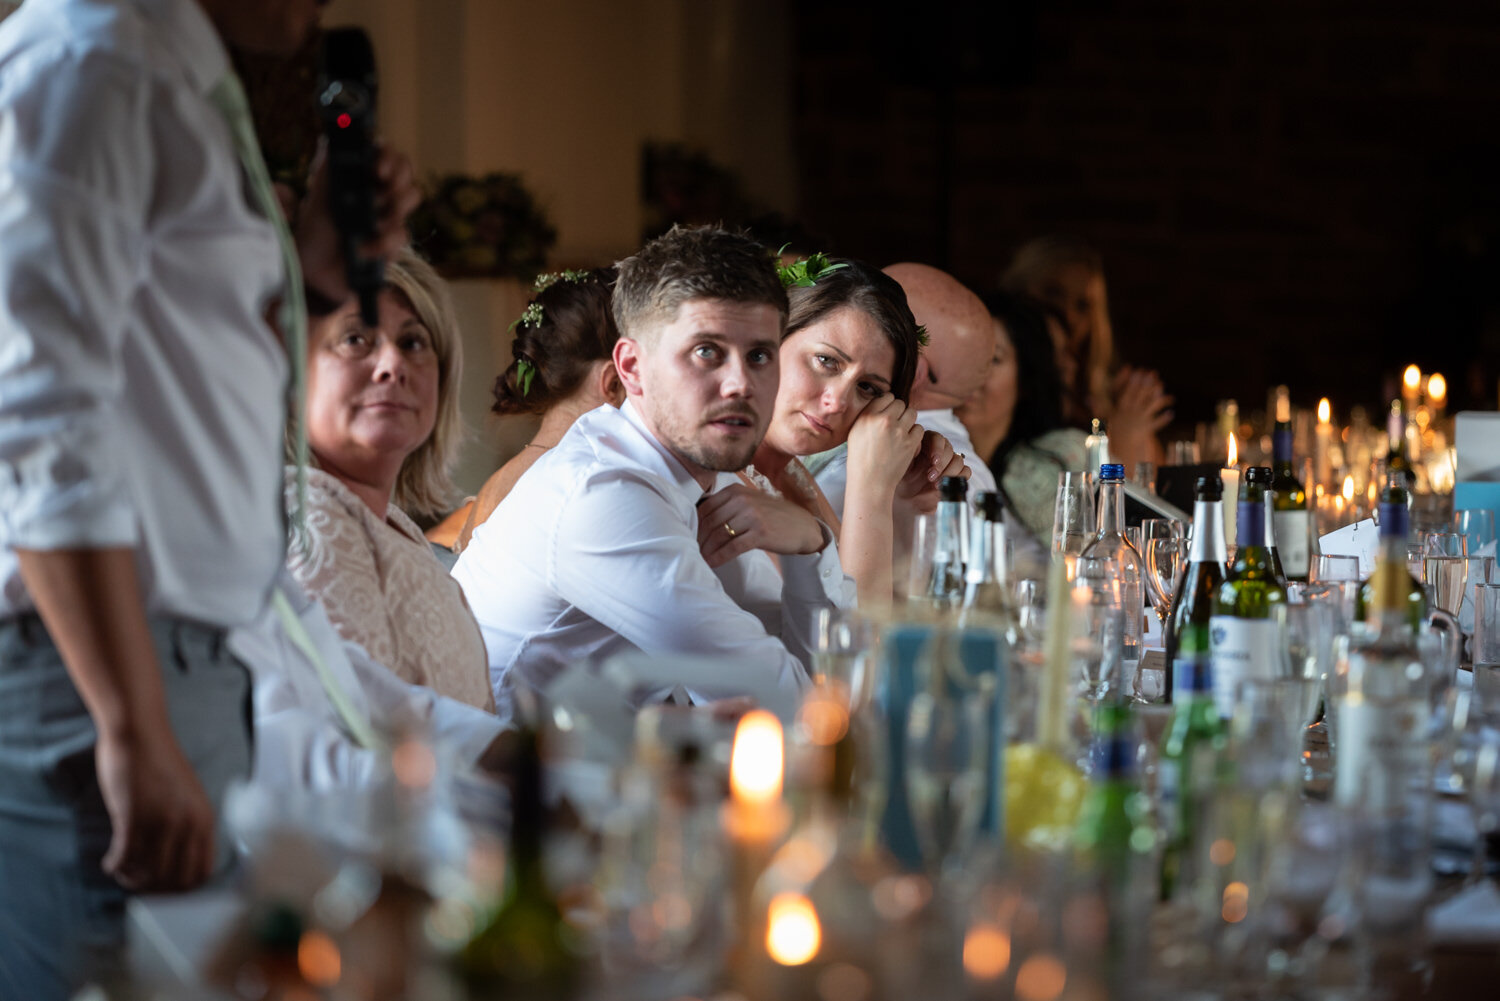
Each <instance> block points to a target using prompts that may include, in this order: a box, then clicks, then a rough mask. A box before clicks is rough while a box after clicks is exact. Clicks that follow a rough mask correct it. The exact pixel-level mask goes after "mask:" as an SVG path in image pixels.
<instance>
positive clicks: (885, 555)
mask: <svg viewBox="0 0 1500 1001" xmlns="http://www.w3.org/2000/svg"><path fill="white" fill-rule="evenodd" d="M815 267H816V266H815ZM810 277H811V278H812V284H811V285H810V286H806V287H793V288H791V289H789V290H788V292H787V298H788V300H789V301H790V304H791V311H790V312H789V314H788V316H787V333H786V336H785V338H783V340H782V342H781V353H780V359H779V360H780V366H781V383H780V388H779V389H778V390H777V393H776V404H775V407H774V409H773V411H772V416H771V424H770V427H769V428H768V429H767V430H766V436H765V438H764V440H763V441H762V442H761V445H760V448H758V449H757V450H756V453H755V459H754V465H753V466H752V468H751V469H750V470H748V471H747V472H746V473H745V474H742V476H744V478H746V479H747V480H748V483H747V485H745V486H743V487H739V488H736V487H730V488H728V489H726V490H723V491H720V492H719V493H716V494H714V495H713V496H712V497H710V498H709V499H708V500H707V501H705V502H704V504H703V508H702V510H700V514H699V519H700V523H701V524H702V525H705V526H708V527H707V528H706V529H705V530H704V536H705V547H706V548H705V550H704V555H705V557H707V558H708V559H709V562H710V565H713V564H714V560H713V558H712V552H713V550H714V549H715V548H717V547H719V546H722V545H723V543H724V542H725V540H724V539H721V538H718V537H717V536H719V535H722V533H714V532H712V531H711V530H712V528H713V527H714V526H718V525H721V524H723V523H725V522H726V521H727V520H728V518H727V515H728V514H729V513H731V512H732V511H734V510H736V509H737V507H741V506H749V507H753V506H754V501H755V496H754V495H755V494H756V493H758V492H764V493H770V494H775V495H780V496H782V497H785V498H786V499H788V500H791V501H793V502H795V503H797V504H798V505H800V506H802V507H804V508H805V509H807V510H808V511H810V512H812V514H813V515H814V516H816V517H817V518H818V519H819V520H821V521H822V522H824V523H825V524H826V525H828V526H829V527H830V528H832V529H833V530H834V532H835V533H836V534H837V535H838V545H839V558H840V560H841V561H842V562H843V566H844V569H845V570H846V571H847V573H848V575H849V576H850V577H853V578H854V580H855V583H856V585H857V586H858V590H859V598H860V601H861V603H862V604H866V605H871V604H876V605H883V604H889V603H890V601H891V599H892V596H893V594H894V588H893V583H892V582H893V579H894V575H893V569H892V568H893V562H894V559H895V548H896V541H897V539H898V538H899V539H901V540H902V541H904V540H906V539H909V538H910V537H911V522H912V519H913V515H914V513H915V511H916V510H918V509H919V508H921V507H922V506H923V505H924V504H925V506H926V507H927V508H928V509H930V508H931V507H932V506H934V505H935V503H936V496H937V495H936V486H937V481H936V477H932V478H929V477H928V473H929V472H932V471H936V472H938V473H941V474H944V475H957V474H958V472H959V471H960V470H961V469H962V468H963V460H962V459H959V458H957V457H955V456H954V454H953V449H952V448H951V447H950V446H949V445H948V443H947V441H946V440H945V439H943V438H942V437H941V436H940V435H936V434H931V433H927V434H924V432H923V430H922V428H921V427H920V426H919V425H918V424H917V423H916V409H915V408H914V407H911V406H909V405H908V403H907V398H908V396H909V395H910V393H911V384H912V379H913V378H914V377H915V374H916V368H917V353H918V351H919V350H920V348H921V345H920V340H919V338H920V333H919V331H918V328H917V323H916V320H915V319H913V318H912V314H911V309H910V308H909V307H908V306H907V304H906V294H905V292H903V291H902V289H901V286H900V285H899V284H897V282H896V281H895V280H894V279H893V278H891V277H890V276H889V275H886V274H883V273H882V272H880V271H879V270H877V269H875V268H872V267H870V266H869V265H868V264H864V263H862V262H860V261H852V260H844V259H838V258H835V259H833V260H830V261H827V263H826V266H824V267H822V268H821V269H818V270H816V274H815V275H810ZM846 442H847V443H848V448H849V452H848V463H849V479H848V489H847V491H846V493H845V495H844V510H843V518H842V520H841V519H840V518H839V517H838V516H837V515H836V514H835V513H834V512H833V510H832V508H831V507H830V506H829V504H828V500H827V498H825V497H824V496H823V492H822V491H821V490H819V489H818V485H817V483H816V482H815V481H814V480H813V478H812V475H811V474H810V473H809V472H808V471H807V469H806V467H804V466H803V465H802V463H801V461H799V457H800V456H807V455H813V454H816V453H820V452H826V451H828V450H829V449H833V448H837V447H838V446H839V445H842V444H844V443H846ZM950 467H951V468H950ZM756 488H759V490H757V489H756ZM726 587H727V588H728V589H729V590H730V592H731V593H732V594H736V595H738V594H741V593H744V592H745V591H746V590H748V591H749V592H750V593H752V594H753V593H754V592H755V591H756V590H757V589H756V588H753V587H751V588H748V589H741V588H735V587H732V586H730V585H729V584H727V583H726ZM771 597H772V595H769V594H767V595H765V598H766V604H767V607H771V605H772V604H777V605H778V607H779V601H780V595H779V589H778V592H777V594H776V595H774V597H775V599H776V601H775V602H774V603H773V602H771V601H770V598H771ZM741 604H742V605H746V607H750V606H749V605H748V604H747V603H746V602H745V601H744V600H741ZM750 610H751V611H755V612H756V613H757V614H760V610H759V609H757V608H750Z"/></svg>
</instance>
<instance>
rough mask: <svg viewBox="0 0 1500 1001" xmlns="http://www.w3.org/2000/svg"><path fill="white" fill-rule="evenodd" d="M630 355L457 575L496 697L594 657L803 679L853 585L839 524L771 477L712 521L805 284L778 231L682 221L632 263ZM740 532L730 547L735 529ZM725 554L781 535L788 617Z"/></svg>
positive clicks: (507, 700)
mask: <svg viewBox="0 0 1500 1001" xmlns="http://www.w3.org/2000/svg"><path fill="white" fill-rule="evenodd" d="M619 268H620V277H619V280H618V281H617V283H616V285H615V290H614V298H613V312H614V316H615V322H616V324H617V325H618V326H619V329H620V340H619V343H618V344H617V345H616V347H615V353H614V360H615V365H616V367H617V369H618V371H619V374H620V380H621V382H622V383H623V384H624V386H625V391H626V394H627V399H626V403H625V405H624V407H622V408H621V409H619V410H616V409H614V408H613V407H608V406H606V407H601V408H599V409H598V410H594V411H591V412H590V413H587V414H585V415H584V416H583V417H582V418H580V419H579V420H578V421H577V422H575V423H574V425H573V426H572V428H571V429H570V430H569V431H568V433H567V434H566V435H564V436H563V438H562V440H561V441H560V442H559V443H558V444H557V446H556V447H554V448H553V449H552V450H551V451H549V452H548V453H547V454H546V455H545V456H543V457H542V459H541V460H539V461H538V462H537V464H536V465H535V466H533V467H532V468H531V469H530V470H529V471H528V472H527V474H526V475H525V476H524V477H522V478H521V480H520V481H519V482H518V483H517V484H516V486H515V489H514V490H512V492H511V493H510V495H509V496H508V497H506V499H505V501H504V502H503V503H502V504H501V505H500V507H498V508H497V509H496V510H495V513H494V515H492V516H491V517H490V519H489V520H488V521H486V522H485V523H484V525H483V526H481V527H480V528H479V530H478V531H476V532H475V534H474V538H473V539H472V540H471V542H470V543H469V546H468V548H467V549H465V550H464V552H463V555H462V556H460V557H459V560H458V564H457V565H456V566H455V567H454V570H453V574H454V576H455V577H456V578H457V579H458V581H459V583H460V584H462V585H463V588H464V593H465V595H466V596H467V598H468V600H469V605H470V607H471V608H472V609H473V610H474V615H475V618H477V619H478V620H479V627H480V629H481V631H482V632H483V633H484V640H485V647H486V649H487V651H488V654H489V662H490V679H491V681H492V682H493V683H494V685H495V704H496V711H497V712H498V713H499V714H500V715H501V717H502V718H505V717H506V716H507V715H508V714H509V713H510V711H511V708H512V701H513V698H512V694H511V693H512V692H513V691H514V690H515V689H516V688H517V687H526V688H531V689H535V690H544V689H545V688H546V686H547V684H548V683H549V682H550V681H551V680H552V679H553V678H554V677H555V676H556V675H557V674H558V673H559V672H560V671H561V670H562V669H563V668H564V667H566V666H568V665H570V664H572V663H574V662H575V661H580V660H582V661H603V660H606V659H608V658H609V657H611V656H613V655H616V654H621V653H632V652H636V651H644V652H646V653H648V654H687V655H691V656H695V657H701V658H703V660H705V661H708V662H711V663H714V664H715V665H717V673H718V676H719V678H720V679H721V682H720V683H715V684H712V685H706V686H705V685H701V684H700V685H698V686H697V687H696V688H695V691H697V692H699V693H701V694H703V695H706V696H710V697H717V696H727V695H735V694H739V693H741V692H744V691H746V690H748V689H753V688H755V687H764V686H765V685H774V686H776V687H777V688H780V689H784V690H788V691H793V692H794V691H796V690H798V689H800V687H801V686H802V685H803V684H804V683H805V680H806V674H805V669H804V667H803V664H802V662H801V661H800V660H799V657H798V654H799V653H800V654H802V655H803V656H804V657H806V656H807V655H808V653H807V651H808V648H809V646H810V644H811V640H812V624H813V618H814V615H815V614H816V611H817V609H819V608H829V607H837V606H839V605H841V604H843V603H845V602H847V600H848V598H847V595H848V589H847V588H846V586H845V581H844V575H843V570H842V568H841V567H840V566H839V562H838V554H837V551H836V547H835V545H834V542H833V536H832V533H831V532H830V531H829V530H828V529H827V528H826V527H825V526H823V525H822V524H821V523H820V522H818V521H817V520H815V519H814V518H813V517H812V516H811V515H809V514H808V513H807V512H806V511H803V510H802V509H801V508H798V507H797V506H796V505H794V504H791V503H789V502H786V501H782V500H780V499H778V498H773V497H770V496H769V495H765V496H764V498H763V499H759V498H757V499H753V502H751V500H748V499H747V500H745V501H742V502H740V503H736V504H734V505H728V506H722V505H720V506H719V507H720V509H721V510H726V511H728V514H727V515H726V516H724V517H722V518H716V519H715V521H714V523H713V524H704V525H702V526H700V524H699V519H698V510H699V504H700V503H702V502H703V501H704V499H705V498H706V497H708V496H709V493H710V491H711V490H712V489H713V488H714V486H715V482H716V478H717V476H718V474H719V473H720V472H725V471H733V470H738V469H742V468H744V467H745V466H746V465H747V464H749V462H750V459H751V457H752V456H753V455H754V452H755V449H756V446H757V445H758V444H759V443H760V440H761V438H762V436H763V435H764V434H765V430H766V427H767V425H768V424H769V422H770V418H771V412H772V407H773V404H774V402H775V399H776V389H777V385H778V382H779V380H780V372H779V368H778V363H777V352H778V350H779V349H780V344H781V336H782V332H783V330H784V328H785V325H786V312H787V301H786V294H785V292H784V291H783V290H782V287H781V282H780V280H779V278H778V277H777V274H776V270H775V268H774V266H773V263H772V261H771V259H770V257H769V255H768V254H767V253H766V251H765V249H764V248H763V247H761V246H760V245H759V244H757V243H755V242H754V241H752V240H750V239H748V238H747V237H743V236H739V235H736V234H732V233H727V232H724V231H722V230H716V229H710V228H706V227H705V228H697V229H674V230H673V231H672V232H671V233H668V234H667V235H666V236H663V237H661V238H659V239H657V240H654V241H652V242H651V243H649V244H647V245H646V246H645V247H644V248H642V249H641V251H640V252H639V253H638V254H636V255H635V256H634V257H630V258H627V259H626V260H624V261H622V262H620V264H619ZM726 537H727V538H728V539H729V543H728V545H727V546H722V547H721V546H720V545H719V543H720V542H722V541H723V539H724V538H726ZM705 549H707V550H709V551H710V552H711V553H712V555H713V557H714V561H715V563H716V564H718V563H721V562H724V561H727V560H729V559H734V558H736V557H738V556H739V555H740V554H743V553H746V552H749V551H750V550H752V549H762V550H766V551H769V552H773V553H777V554H779V555H780V557H781V560H780V562H781V571H782V575H783V577H784V586H783V589H782V615H781V634H780V637H779V638H778V637H777V636H772V635H770V634H768V633H767V632H766V629H765V628H764V626H763V625H762V624H761V621H760V620H759V619H757V618H756V617H755V616H754V615H752V614H751V613H750V612H748V611H746V610H745V609H743V608H741V607H740V606H739V605H738V604H736V602H735V600H734V599H733V598H732V597H731V596H730V595H728V594H727V593H726V592H725V590H724V587H723V585H722V584H721V583H720V581H719V580H718V578H716V577H715V575H714V572H713V570H712V569H710V566H709V563H708V562H707V561H706V560H705V559H704V556H703V551H704V550H705Z"/></svg>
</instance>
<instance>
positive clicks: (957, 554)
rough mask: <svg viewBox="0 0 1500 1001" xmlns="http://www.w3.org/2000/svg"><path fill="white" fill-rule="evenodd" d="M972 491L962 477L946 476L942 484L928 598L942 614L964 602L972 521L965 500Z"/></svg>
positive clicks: (939, 489) (939, 493) (939, 492)
mask: <svg viewBox="0 0 1500 1001" xmlns="http://www.w3.org/2000/svg"><path fill="white" fill-rule="evenodd" d="M968 490H969V481H968V480H966V479H964V478H963V477H962V476H944V477H943V478H942V480H941V481H939V483H938V506H937V512H936V514H934V515H933V527H934V530H935V538H934V540H933V549H932V576H931V577H930V578H928V582H927V597H928V600H930V601H931V602H932V603H933V605H935V606H936V607H937V608H939V609H941V610H948V609H952V608H956V607H958V605H959V604H960V603H961V602H962V601H963V598H964V556H965V551H964V542H965V535H966V534H967V533H966V532H965V528H966V527H967V526H968V521H969V510H968V505H967V503H965V500H964V498H965V496H966V495H967V493H968Z"/></svg>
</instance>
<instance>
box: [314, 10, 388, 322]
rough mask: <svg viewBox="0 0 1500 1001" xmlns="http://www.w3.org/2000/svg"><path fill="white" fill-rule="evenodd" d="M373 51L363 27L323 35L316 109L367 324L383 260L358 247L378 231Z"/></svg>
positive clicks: (349, 271)
mask: <svg viewBox="0 0 1500 1001" xmlns="http://www.w3.org/2000/svg"><path fill="white" fill-rule="evenodd" d="M375 95H376V77H375V50H374V49H373V48H372V47H371V45H370V39H369V37H368V36H367V35H366V34H365V33H364V31H362V30H361V29H359V28H335V29H332V30H330V31H328V32H326V33H325V34H324V37H323V60H322V71H321V73H320V74H319V79H318V113H319V115H320V117H321V118H322V122H323V134H324V135H325V136H327V138H328V198H329V208H330V210H331V211H332V213H333V223H334V226H335V227H336V228H337V229H338V232H339V239H340V242H341V243H342V244H343V250H344V269H345V274H346V276H347V278H348V282H349V287H350V288H351V289H352V290H353V291H354V293H355V295H356V296H358V297H359V315H360V318H361V319H362V320H363V321H364V323H365V325H366V326H375V324H376V323H377V322H379V319H380V311H379V307H378V305H377V301H378V299H379V296H380V290H381V289H382V288H383V287H384V286H385V262H384V261H382V260H381V259H380V258H378V257H368V256H366V255H365V254H364V253H362V252H361V250H360V247H361V245H362V244H364V243H365V242H366V241H368V240H370V239H371V238H372V237H374V236H375V233H376V215H375V211H376V205H375V203H376V190H377V188H376V178H375V163H376V156H377V152H376V149H375Z"/></svg>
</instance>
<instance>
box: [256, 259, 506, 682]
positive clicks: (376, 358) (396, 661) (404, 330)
mask: <svg viewBox="0 0 1500 1001" xmlns="http://www.w3.org/2000/svg"><path fill="white" fill-rule="evenodd" d="M379 307H380V321H379V323H378V324H377V325H376V326H374V327H366V326H365V325H364V323H363V322H362V321H361V319H360V316H359V310H358V305H357V304H356V303H353V302H350V303H349V304H347V305H346V306H345V307H344V308H343V309H340V310H338V311H337V312H335V313H333V314H331V315H330V316H328V317H326V318H324V319H323V320H321V321H319V322H318V323H316V324H314V326H313V329H312V332H311V334H312V335H311V337H310V344H309V351H308V366H307V373H308V378H307V441H308V448H309V451H310V453H311V459H312V465H313V468H311V469H309V470H308V471H307V509H306V526H305V531H304V532H303V533H301V537H300V538H298V539H295V540H294V541H293V544H292V546H291V548H290V550H289V552H288V555H287V566H288V568H289V569H290V570H291V572H292V576H293V577H295V578H296V579H297V581H298V583H300V584H301V585H302V586H303V587H304V588H306V589H307V592H308V593H309V594H311V595H312V596H313V597H314V598H316V599H317V600H318V601H319V602H321V603H322V605H323V607H324V608H325V609H327V612H328V617H329V618H330V619H331V620H332V621H333V624H334V626H335V627H336V628H337V629H338V631H339V635H341V636H343V637H344V638H345V639H347V640H351V641H353V642H355V643H358V644H359V645H360V646H362V647H364V648H365V650H367V651H368V652H369V653H370V655H371V656H372V657H374V658H375V660H376V661H378V662H379V663H381V664H384V665H386V666H387V667H389V668H390V669H391V670H392V671H394V672H395V673H396V675H397V676H398V677H400V678H402V679H403V680H405V681H407V682H410V683H412V684H419V685H426V686H427V687H429V688H432V689H433V690H434V691H436V692H437V693H438V694H440V695H446V696H448V697H449V698H452V699H456V700H458V701H460V702H467V703H468V704H469V705H472V706H475V707H477V708H481V709H490V708H493V706H494V702H493V700H492V696H491V693H490V686H489V672H488V669H487V668H486V666H485V657H484V641H483V638H482V637H481V636H480V633H479V627H478V625H477V624H475V622H474V616H473V615H472V614H470V612H469V608H468V605H467V604H466V603H465V601H464V595H463V592H462V590H461V589H460V588H459V586H458V583H457V582H456V581H454V580H453V579H452V578H451V577H449V576H448V572H447V570H446V569H445V568H444V567H443V565H442V564H441V563H439V562H438V560H437V557H436V556H434V555H433V552H432V549H431V548H430V547H429V546H428V544H427V540H426V538H425V537H424V536H423V535H422V531H421V529H419V528H417V526H416V524H415V523H414V522H413V521H412V519H411V516H410V515H409V514H408V513H407V512H408V511H410V512H413V513H418V514H426V513H430V512H433V511H440V510H443V509H444V508H445V507H446V504H447V500H448V498H449V497H450V496H451V495H452V493H453V485H452V481H451V480H450V478H449V471H450V469H451V467H452V464H453V459H454V456H455V454H456V452H457V449H458V445H459V440H460V438H461V437H462V434H463V423H462V420H461V418H460V417H459V414H458V386H459V377H460V372H461V371H462V365H463V357H462V352H461V348H460V344H461V338H460V336H459V331H458V324H457V321H456V320H455V319H454V316H453V307H452V305H451V303H450V302H449V300H448V290H447V285H446V284H445V283H444V282H443V280H442V279H441V278H439V277H438V275H437V273H436V272H435V271H433V270H432V268H431V266H429V265H428V264H427V262H425V261H423V260H422V259H421V258H420V257H418V256H417V255H416V253H414V252H413V251H412V250H410V249H404V250H402V251H401V252H400V253H398V254H397V255H396V256H395V257H394V258H393V259H392V260H391V262H390V264H389V265H388V266H387V268H386V288H385V290H384V291H382V292H381V293H380V298H379ZM296 478H297V474H296V469H295V467H289V468H288V470H287V476H286V489H287V501H288V504H289V505H290V504H292V503H294V502H295V491H296Z"/></svg>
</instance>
